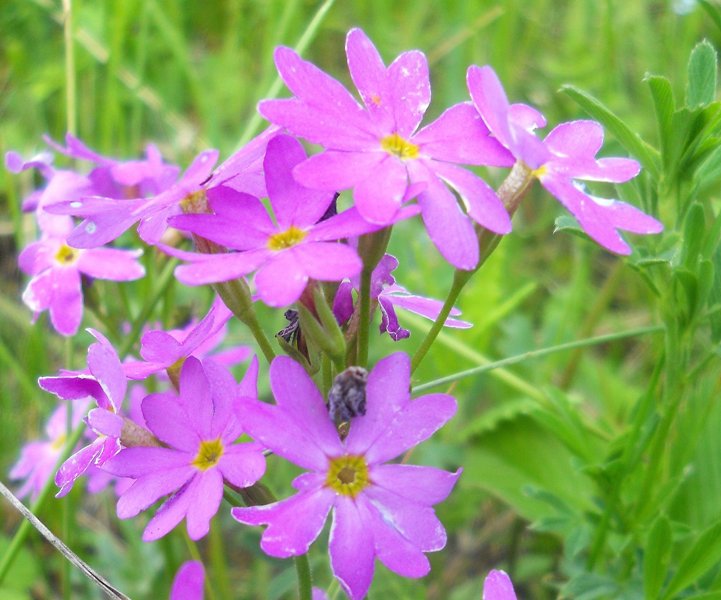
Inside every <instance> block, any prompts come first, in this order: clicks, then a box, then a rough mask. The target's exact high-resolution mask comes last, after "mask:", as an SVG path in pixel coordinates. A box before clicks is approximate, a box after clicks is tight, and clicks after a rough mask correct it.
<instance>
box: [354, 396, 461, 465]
mask: <svg viewBox="0 0 721 600" xmlns="http://www.w3.org/2000/svg"><path fill="white" fill-rule="evenodd" d="M456 408H457V406H456V401H455V399H454V398H453V396H448V395H447V394H428V395H427V396H421V397H420V398H418V399H416V400H412V401H411V402H409V403H408V404H407V405H406V406H405V408H403V409H402V410H400V411H398V412H396V413H395V414H394V415H393V418H392V420H391V421H387V422H386V427H385V429H384V430H383V431H382V433H381V435H379V436H378V437H377V438H376V439H375V441H374V442H373V443H372V444H371V445H370V447H369V448H368V449H367V450H366V453H365V457H366V460H367V461H368V462H369V463H371V464H372V463H381V462H385V461H387V460H391V459H393V458H395V457H396V456H399V455H400V454H402V453H403V452H405V451H406V450H409V449H410V448H412V447H413V446H416V445H418V444H420V443H421V442H423V441H424V440H426V439H428V438H429V437H430V436H432V435H433V434H434V433H435V432H436V431H438V429H440V428H441V427H443V425H444V424H445V423H446V422H447V421H448V420H449V419H450V418H451V417H452V416H453V415H454V414H455V413H456Z"/></svg>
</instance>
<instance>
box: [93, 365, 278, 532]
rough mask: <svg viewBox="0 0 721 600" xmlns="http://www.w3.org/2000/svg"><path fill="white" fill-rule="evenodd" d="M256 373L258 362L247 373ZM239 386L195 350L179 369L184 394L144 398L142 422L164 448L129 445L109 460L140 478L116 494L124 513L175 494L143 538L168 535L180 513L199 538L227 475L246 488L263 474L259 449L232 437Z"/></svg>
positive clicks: (116, 469)
mask: <svg viewBox="0 0 721 600" xmlns="http://www.w3.org/2000/svg"><path fill="white" fill-rule="evenodd" d="M256 373H257V361H254V363H253V365H252V366H251V368H249V373H247V374H246V379H248V378H250V379H252V378H254V377H255V375H256ZM247 387H248V386H246V388H247ZM237 393H238V386H237V385H236V383H235V381H234V380H233V377H232V376H231V375H230V373H229V372H228V371H226V370H225V369H224V368H223V367H221V366H220V365H217V364H216V363H212V362H209V363H201V362H200V361H199V360H197V359H195V358H193V357H190V358H188V359H186V361H185V363H184V364H183V368H182V370H181V372H180V395H179V397H178V396H176V395H175V394H174V393H172V392H166V393H160V394H152V395H150V396H147V397H146V398H145V399H144V400H143V405H142V410H143V415H144V417H145V422H146V424H147V426H148V428H149V429H150V430H151V431H152V432H153V434H155V436H156V437H157V438H158V439H159V440H160V441H161V442H162V443H163V444H165V447H153V448H145V447H140V446H136V447H133V448H126V449H124V450H123V451H122V452H120V453H119V454H118V455H117V456H116V457H115V458H114V459H113V460H111V461H108V462H107V463H105V470H107V471H109V472H110V473H112V474H114V475H117V476H119V477H132V478H133V479H135V480H136V481H135V483H133V485H132V486H131V487H130V488H129V489H128V490H127V491H126V492H125V493H124V494H123V495H122V496H120V499H119V500H118V506H117V513H118V517H119V518H121V519H129V518H131V517H134V516H136V515H137V514H139V513H140V512H141V511H143V510H146V509H147V508H148V507H149V506H150V505H152V504H153V503H154V502H156V501H157V500H158V499H159V498H161V497H163V496H166V495H168V494H171V496H170V498H168V500H166V502H165V503H164V504H163V505H162V506H161V507H160V508H159V509H158V511H157V512H156V514H155V516H154V517H153V518H152V519H151V520H150V522H149V523H148V525H147V527H146V528H145V531H144V533H143V540H145V541H152V540H156V539H158V538H160V537H162V536H164V535H165V534H167V533H168V532H169V531H170V530H171V529H173V528H174V527H175V526H176V525H177V524H178V523H180V521H182V520H183V519H186V521H187V528H188V535H189V536H190V537H191V539H194V540H197V539H200V538H202V537H203V536H204V535H206V534H207V533H208V530H209V527H210V520H211V519H212V518H213V516H214V515H215V513H216V512H218V508H219V507H220V502H221V500H222V498H223V481H224V480H225V481H227V482H228V483H230V484H232V485H234V486H237V487H248V486H250V485H252V484H254V483H255V482H256V481H258V479H260V478H261V476H262V475H263V473H264V471H265V458H264V456H263V452H262V448H260V447H259V446H258V445H257V444H254V443H241V444H236V443H234V442H235V440H236V439H237V438H238V437H239V436H240V434H241V433H242V432H243V424H242V423H241V422H240V421H239V420H238V419H237V418H236V415H235V413H234V412H233V403H234V401H235V400H236V396H237Z"/></svg>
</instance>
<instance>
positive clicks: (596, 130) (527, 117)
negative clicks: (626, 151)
mask: <svg viewBox="0 0 721 600" xmlns="http://www.w3.org/2000/svg"><path fill="white" fill-rule="evenodd" d="M467 83H468V90H469V92H470V94H471V98H472V99H473V102H474V104H475V106H476V109H477V110H478V112H479V113H480V115H481V117H482V118H483V121H484V122H485V123H486V125H487V126H488V128H489V129H490V131H491V133H492V134H493V135H494V136H495V137H496V139H498V141H499V142H501V144H503V146H504V147H506V148H507V149H508V150H509V151H510V152H511V153H512V154H513V156H514V157H515V158H516V160H518V161H522V162H523V163H525V165H526V166H527V167H529V169H531V172H532V175H533V176H535V177H536V178H538V180H539V181H540V182H541V185H542V186H543V187H545V188H546V190H548V191H549V192H550V193H551V195H553V196H555V197H556V199H557V200H558V201H559V202H560V203H561V204H563V206H565V207H566V208H567V209H568V211H569V212H570V213H571V214H572V215H573V216H574V217H575V218H576V220H577V221H578V223H579V225H580V226H581V228H582V229H583V230H584V231H585V232H586V233H587V234H588V235H589V236H590V237H591V238H592V239H594V240H595V241H596V242H598V243H599V244H600V245H601V246H603V247H604V248H606V249H608V250H611V251H612V252H616V253H618V254H630V253H631V248H630V247H629V245H628V244H627V243H626V242H625V241H624V240H623V238H622V237H621V236H620V235H619V233H618V230H619V229H621V230H624V231H630V232H631V233H639V234H651V233H659V232H661V231H662V230H663V224H662V223H660V222H659V221H657V220H656V219H654V218H653V217H651V216H649V215H647V214H646V213H644V212H642V211H640V210H639V209H637V208H635V207H634V206H631V205H630V204H626V203H625V202H620V201H618V200H609V199H605V198H598V197H596V196H593V195H591V194H589V193H587V192H586V191H585V190H584V189H583V187H582V186H581V185H579V184H578V183H577V182H576V180H577V179H580V180H589V181H607V182H612V183H623V182H624V181H628V180H629V179H632V178H633V177H635V176H636V175H637V174H638V172H639V170H640V166H639V164H638V163H637V162H636V161H635V160H632V159H629V158H596V154H597V153H598V151H599V150H600V149H601V146H602V145H603V128H602V127H601V125H600V124H599V123H596V122H595V121H571V122H569V123H562V124H561V125H558V126H557V127H556V128H555V129H553V131H551V132H550V133H549V134H548V135H547V136H546V138H545V140H543V141H541V140H539V139H538V138H536V136H535V134H534V133H533V130H534V129H535V128H536V127H544V126H545V124H546V122H545V119H544V118H543V115H541V114H540V113H539V112H538V111H536V110H535V109H534V108H531V107H530V106H526V105H524V104H509V103H508V99H507V98H506V94H505V92H504V91H503V87H502V86H501V82H500V81H499V79H498V76H497V75H496V73H495V72H494V71H493V69H492V68H491V67H489V66H485V67H478V66H475V65H473V66H471V67H470V68H469V69H468V76H467Z"/></svg>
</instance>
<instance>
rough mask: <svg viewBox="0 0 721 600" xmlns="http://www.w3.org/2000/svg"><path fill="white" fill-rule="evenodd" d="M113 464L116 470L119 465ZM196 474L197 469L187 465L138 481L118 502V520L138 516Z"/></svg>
mask: <svg viewBox="0 0 721 600" xmlns="http://www.w3.org/2000/svg"><path fill="white" fill-rule="evenodd" d="M106 464H110V463H106ZM112 464H113V465H114V468H115V466H117V463H112ZM195 473H196V471H195V469H193V468H191V467H190V466H188V465H187V464H186V465H183V466H180V467H172V468H169V469H164V470H159V471H156V472H153V473H152V474H149V475H144V476H143V477H141V478H140V479H137V480H136V481H135V483H133V485H131V486H130V487H129V488H128V490H127V491H126V492H125V493H124V494H123V495H122V496H120V498H119V500H118V506H117V513H118V518H119V519H130V518H131V517H134V516H136V515H137V514H139V513H140V512H142V511H144V510H145V509H146V508H148V507H149V506H150V505H151V504H153V503H155V501H156V500H158V498H162V497H163V496H166V495H167V494H170V493H171V492H174V491H175V490H178V489H180V488H182V487H183V486H184V485H185V484H186V483H187V482H188V480H190V479H191V478H192V477H193V476H194V475H195Z"/></svg>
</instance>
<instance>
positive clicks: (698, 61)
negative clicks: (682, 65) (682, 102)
mask: <svg viewBox="0 0 721 600" xmlns="http://www.w3.org/2000/svg"><path fill="white" fill-rule="evenodd" d="M716 61H717V58H716V50H714V47H713V46H712V45H711V44H710V43H709V41H708V40H704V41H703V42H701V43H700V44H697V45H696V47H695V48H694V49H693V51H692V52H691V58H690V59H689V61H688V85H687V87H686V106H689V107H695V106H705V105H707V104H710V103H711V102H713V101H714V98H715V97H716V68H717V64H716Z"/></svg>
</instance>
